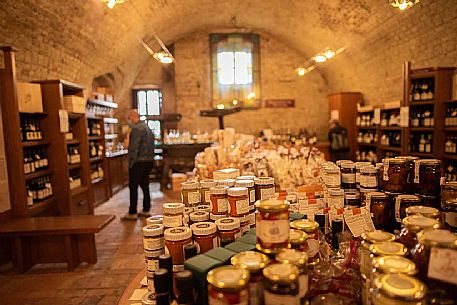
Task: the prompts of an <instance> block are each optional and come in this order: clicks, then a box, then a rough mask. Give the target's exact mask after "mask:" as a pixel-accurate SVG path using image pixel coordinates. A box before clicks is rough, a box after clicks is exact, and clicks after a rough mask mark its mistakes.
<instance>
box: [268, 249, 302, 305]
mask: <svg viewBox="0 0 457 305" xmlns="http://www.w3.org/2000/svg"><path fill="white" fill-rule="evenodd" d="M276 261H278V262H279V263H290V264H293V265H295V266H297V268H298V270H299V271H300V275H299V276H298V284H299V296H300V298H301V299H302V300H303V299H304V298H305V296H306V293H307V292H308V287H309V284H308V254H307V253H306V252H301V251H298V250H295V249H283V250H281V251H280V252H279V253H278V254H276Z"/></svg>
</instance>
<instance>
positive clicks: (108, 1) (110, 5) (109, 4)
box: [102, 0, 125, 8]
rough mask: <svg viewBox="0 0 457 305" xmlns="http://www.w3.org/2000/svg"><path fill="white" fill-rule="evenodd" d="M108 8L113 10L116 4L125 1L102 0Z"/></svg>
mask: <svg viewBox="0 0 457 305" xmlns="http://www.w3.org/2000/svg"><path fill="white" fill-rule="evenodd" d="M102 1H103V2H105V3H106V6H107V7H108V8H113V7H114V6H115V5H116V4H121V3H124V2H125V0H102Z"/></svg>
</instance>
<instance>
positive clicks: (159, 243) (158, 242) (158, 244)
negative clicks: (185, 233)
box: [143, 237, 164, 251]
mask: <svg viewBox="0 0 457 305" xmlns="http://www.w3.org/2000/svg"><path fill="white" fill-rule="evenodd" d="M143 246H144V248H145V249H146V250H151V251H154V250H158V249H161V248H163V247H164V239H163V237H160V238H143Z"/></svg>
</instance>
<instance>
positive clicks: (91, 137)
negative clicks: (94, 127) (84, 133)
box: [88, 136, 103, 141]
mask: <svg viewBox="0 0 457 305" xmlns="http://www.w3.org/2000/svg"><path fill="white" fill-rule="evenodd" d="M88 139H89V141H93V140H102V139H103V137H102V136H88Z"/></svg>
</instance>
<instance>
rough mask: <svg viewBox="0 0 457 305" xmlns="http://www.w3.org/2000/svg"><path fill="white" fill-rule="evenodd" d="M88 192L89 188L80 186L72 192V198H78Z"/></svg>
mask: <svg viewBox="0 0 457 305" xmlns="http://www.w3.org/2000/svg"><path fill="white" fill-rule="evenodd" d="M85 191H87V186H84V185H82V186H80V187H77V188H75V189H72V190H70V196H76V195H79V194H81V193H84V192H85Z"/></svg>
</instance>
